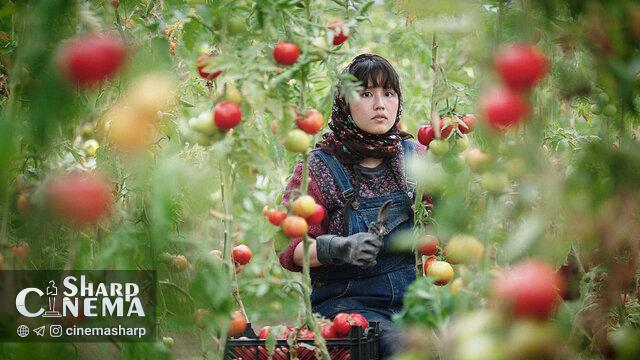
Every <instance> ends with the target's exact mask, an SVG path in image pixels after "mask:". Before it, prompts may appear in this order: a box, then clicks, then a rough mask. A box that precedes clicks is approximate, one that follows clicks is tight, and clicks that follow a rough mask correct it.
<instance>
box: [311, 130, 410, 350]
mask: <svg viewBox="0 0 640 360" xmlns="http://www.w3.org/2000/svg"><path fill="white" fill-rule="evenodd" d="M402 151H403V154H404V159H405V160H406V159H407V157H408V156H410V155H412V154H413V153H415V143H413V142H411V141H409V140H403V141H402ZM312 154H313V155H314V156H319V157H320V158H321V159H322V160H323V161H324V162H325V164H326V165H327V166H328V167H329V168H330V170H331V172H332V174H333V177H334V179H335V180H336V182H337V183H338V186H339V188H340V191H341V192H342V194H343V196H344V198H345V199H346V200H347V201H346V202H345V213H347V212H348V214H347V215H345V218H346V217H347V216H348V221H346V223H345V224H344V229H343V234H340V235H342V236H346V235H352V234H355V233H358V232H366V231H368V229H369V227H368V225H369V224H370V223H371V222H372V221H374V220H376V218H377V216H378V210H379V209H380V207H381V206H382V204H383V203H384V202H385V201H386V200H391V201H392V204H391V207H390V209H389V216H388V218H387V222H386V224H385V232H384V238H383V242H384V245H383V247H382V248H381V250H380V252H379V253H378V257H377V258H376V260H377V264H376V265H374V266H372V267H369V268H366V269H363V268H360V267H358V266H354V265H338V266H327V267H321V268H316V269H312V271H311V283H312V287H313V289H312V293H311V303H312V305H313V311H314V312H316V313H319V314H321V315H322V316H324V317H327V318H333V317H334V316H335V315H337V314H338V313H341V312H357V313H361V314H362V315H364V316H365V317H366V318H367V319H368V320H369V321H379V322H380V332H381V334H380V335H381V336H380V353H381V355H382V358H383V359H384V358H386V357H388V356H389V355H391V354H393V353H395V352H396V351H398V350H399V346H401V341H400V340H401V338H400V336H401V333H400V330H399V329H397V327H396V326H395V325H394V324H393V323H392V322H391V316H392V315H393V314H395V313H398V312H399V311H400V310H401V309H402V303H403V302H402V300H403V297H404V293H405V291H406V289H407V287H408V286H409V284H411V283H412V282H413V281H414V280H415V279H416V270H415V256H414V254H413V253H411V252H404V253H397V252H391V251H390V250H389V245H390V242H391V238H392V237H393V236H394V235H396V234H398V233H399V232H400V231H403V230H409V229H411V228H412V227H413V209H412V205H413V199H414V198H415V195H414V194H415V192H414V190H413V189H412V188H410V186H405V184H398V186H399V187H400V189H406V190H407V191H406V192H404V191H398V192H394V193H391V194H388V195H385V196H378V197H372V198H361V197H359V196H358V194H357V192H358V191H357V189H354V187H353V185H352V184H351V182H350V181H349V177H348V175H347V173H346V170H345V168H344V167H343V165H342V164H341V163H340V162H339V161H338V160H337V159H336V158H335V157H334V156H333V155H330V154H327V153H325V152H323V151H321V150H316V151H313V153H312ZM356 176H357V175H356ZM396 183H398V180H397V177H396ZM407 183H410V181H409V180H408V181H407ZM349 207H350V208H349Z"/></svg>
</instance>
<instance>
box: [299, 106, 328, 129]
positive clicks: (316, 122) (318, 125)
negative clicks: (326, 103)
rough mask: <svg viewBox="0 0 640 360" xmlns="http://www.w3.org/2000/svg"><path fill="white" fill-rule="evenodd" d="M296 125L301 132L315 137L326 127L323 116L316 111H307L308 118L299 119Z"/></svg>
mask: <svg viewBox="0 0 640 360" xmlns="http://www.w3.org/2000/svg"><path fill="white" fill-rule="evenodd" d="M296 125H298V128H300V130H302V131H304V132H306V133H307V134H309V135H314V134H316V133H318V131H320V130H321V129H322V125H324V119H323V118H322V114H321V113H320V112H319V111H318V110H316V109H310V110H309V111H307V116H306V117H299V118H298V119H296Z"/></svg>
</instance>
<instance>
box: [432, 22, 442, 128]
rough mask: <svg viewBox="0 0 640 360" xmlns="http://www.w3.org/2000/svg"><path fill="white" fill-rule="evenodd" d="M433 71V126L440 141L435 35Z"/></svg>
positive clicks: (436, 44) (433, 39) (433, 42)
mask: <svg viewBox="0 0 640 360" xmlns="http://www.w3.org/2000/svg"><path fill="white" fill-rule="evenodd" d="M431 70H433V86H432V88H431V124H433V130H434V132H435V134H436V139H440V116H438V109H437V106H438V101H437V100H436V93H437V92H436V88H437V87H438V86H437V85H438V73H439V71H438V43H437V42H436V34H435V33H434V34H433V38H432V41H431Z"/></svg>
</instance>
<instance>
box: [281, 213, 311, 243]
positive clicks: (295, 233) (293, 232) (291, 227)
mask: <svg viewBox="0 0 640 360" xmlns="http://www.w3.org/2000/svg"><path fill="white" fill-rule="evenodd" d="M280 227H281V228H282V231H283V232H284V234H285V235H287V236H288V237H290V238H297V237H300V236H303V235H304V234H306V233H307V230H309V225H307V221H306V220H305V219H304V218H301V217H300V216H287V218H286V219H284V221H282V224H280Z"/></svg>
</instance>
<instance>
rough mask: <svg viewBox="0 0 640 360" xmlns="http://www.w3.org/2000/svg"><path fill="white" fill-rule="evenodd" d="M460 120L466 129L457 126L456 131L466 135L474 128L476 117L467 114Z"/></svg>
mask: <svg viewBox="0 0 640 360" xmlns="http://www.w3.org/2000/svg"><path fill="white" fill-rule="evenodd" d="M460 120H462V122H463V123H464V124H465V125H467V128H465V127H464V126H462V125H460V124H458V130H460V132H461V133H463V134H468V133H470V132H472V131H473V129H475V128H476V117H475V116H474V115H471V114H467V115H465V116H463V117H462V118H461V119H460Z"/></svg>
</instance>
